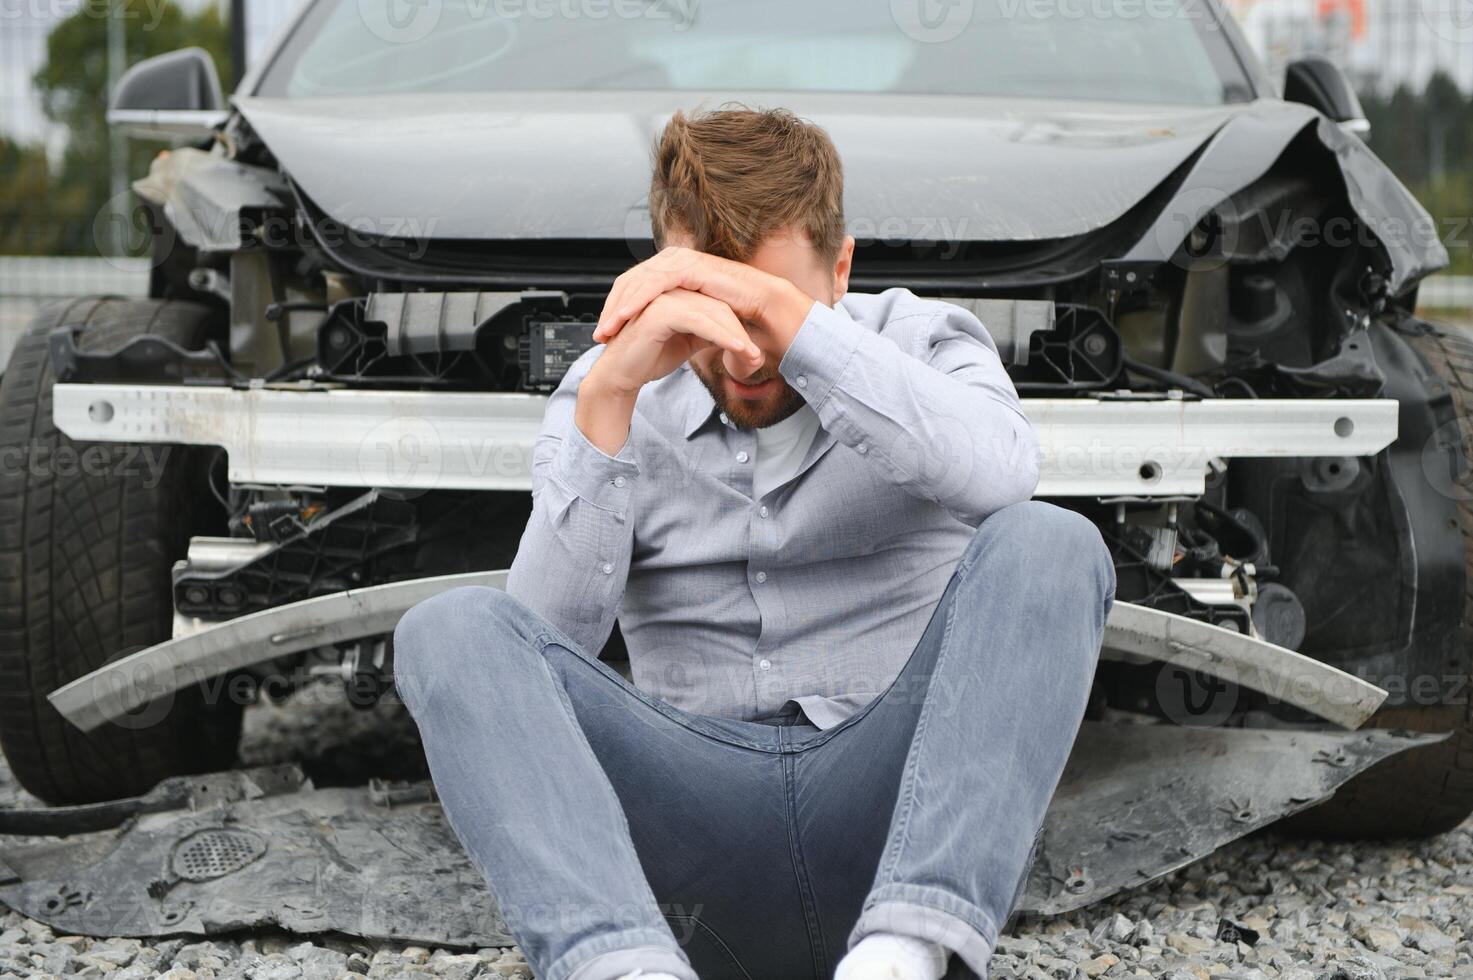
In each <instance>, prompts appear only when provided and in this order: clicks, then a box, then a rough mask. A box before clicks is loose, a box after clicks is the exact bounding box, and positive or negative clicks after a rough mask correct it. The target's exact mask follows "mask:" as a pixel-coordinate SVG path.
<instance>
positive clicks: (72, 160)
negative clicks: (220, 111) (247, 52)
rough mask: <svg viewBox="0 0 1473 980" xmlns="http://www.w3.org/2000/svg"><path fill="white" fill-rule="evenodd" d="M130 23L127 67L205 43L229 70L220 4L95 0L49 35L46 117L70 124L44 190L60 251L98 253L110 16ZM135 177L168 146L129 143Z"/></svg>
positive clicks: (41, 82) (42, 84) (40, 77)
mask: <svg viewBox="0 0 1473 980" xmlns="http://www.w3.org/2000/svg"><path fill="white" fill-rule="evenodd" d="M109 16H114V17H117V18H119V19H120V20H121V21H122V23H123V26H124V50H125V52H126V59H125V60H126V63H127V65H134V64H136V63H138V62H139V61H142V60H143V59H145V58H151V57H153V56H154V55H157V54H164V53H165V52H168V51H173V50H176V49H178V48H184V47H190V46H197V47H202V48H204V49H205V50H206V51H208V52H210V54H211V55H212V56H213V57H214V59H215V64H216V65H217V66H219V67H220V68H221V69H226V68H228V65H229V61H228V55H227V52H228V50H229V43H228V40H227V30H226V27H225V24H224V23H223V22H222V21H221V18H220V14H219V11H218V9H217V8H216V7H215V6H214V5H207V6H205V7H204V8H202V9H201V10H200V12H199V13H198V14H195V15H190V14H189V13H187V12H186V11H184V10H183V9H182V8H181V7H179V6H177V5H175V4H174V3H173V2H172V0H93V2H88V3H84V4H83V5H82V7H81V9H80V10H78V11H77V13H75V14H73V15H72V16H70V17H68V18H67V19H66V20H64V21H62V22H61V23H60V24H58V25H57V26H56V28H55V29H54V30H52V32H51V34H50V35H49V36H48V37H47V39H46V63H45V65H43V66H42V67H41V69H40V70H39V71H37V72H36V74H35V77H34V78H33V84H34V85H35V87H36V90H37V92H38V93H39V94H40V97H41V105H42V108H43V110H44V111H45V113H46V116H47V117H48V118H49V119H51V120H52V121H53V122H56V123H58V124H60V125H61V126H63V127H65V128H66V132H67V141H66V149H65V150H64V151H63V153H62V156H61V160H60V161H59V166H58V167H57V168H56V169H55V171H54V172H53V173H52V175H51V184H50V188H49V191H48V192H47V194H46V195H45V199H46V200H47V201H48V204H49V207H48V210H49V212H50V213H51V214H53V215H56V216H58V217H59V218H60V219H61V221H62V223H63V227H62V230H61V233H60V235H59V237H58V239H57V240H56V241H55V242H54V244H53V248H54V249H55V250H56V251H59V252H61V253H70V254H88V253H94V252H95V251H96V245H95V243H94V242H93V238H92V223H93V219H94V217H95V216H96V215H97V214H98V212H99V211H100V210H101V209H103V208H104V207H106V206H107V202H108V199H109V197H110V196H111V191H110V179H111V173H112V170H111V166H112V146H111V142H110V140H109V135H108V127H107V118H106V113H107V103H108V96H109V92H108V63H107V51H108V17H109ZM127 145H128V160H127V162H126V173H127V174H128V177H129V179H130V180H131V179H133V178H136V177H140V176H142V175H143V174H145V173H147V171H148V163H149V160H150V159H152V157H153V156H154V155H155V154H157V153H158V151H159V149H160V148H161V146H162V144H158V143H149V142H142V141H139V140H136V139H132V140H129V141H128V144H127Z"/></svg>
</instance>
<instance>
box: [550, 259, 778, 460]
mask: <svg viewBox="0 0 1473 980" xmlns="http://www.w3.org/2000/svg"><path fill="white" fill-rule="evenodd" d="M595 337H597V334H595ZM608 344H609V346H608V349H607V350H605V351H604V352H603V353H602V354H600V355H599V357H598V360H596V361H594V362H593V367H591V368H589V371H588V374H587V376H586V377H584V379H583V382H582V384H580V385H579V387H578V406H577V408H576V409H575V410H574V414H573V421H574V423H575V424H577V426H578V428H579V430H580V431H582V433H583V435H584V436H586V437H587V439H588V441H589V442H591V443H593V444H594V445H595V446H597V447H598V448H599V449H601V450H602V451H603V452H605V453H607V454H609V455H610V456H613V455H615V454H617V453H618V451H619V450H620V449H621V448H622V447H623V445H624V442H625V440H626V439H628V437H629V423H630V420H631V419H632V418H633V417H634V401H635V398H636V397H637V396H638V395H639V389H641V388H643V387H644V386H645V385H647V384H649V383H650V382H651V381H658V380H659V379H660V378H663V377H665V376H666V375H667V374H669V373H670V372H672V371H674V370H675V369H676V368H678V367H680V365H682V364H684V363H685V362H686V361H687V360H689V359H690V356H691V355H692V354H694V353H695V352H696V351H699V350H703V349H705V348H707V347H718V348H720V349H721V350H722V351H724V352H725V353H724V358H725V361H726V368H727V370H728V371H729V372H731V373H732V374H733V375H735V376H736V377H738V378H744V377H747V376H748V375H750V374H752V373H753V372H755V371H756V370H758V369H759V368H761V367H762V363H763V360H764V355H763V354H762V351H761V349H760V348H758V347H757V345H756V344H754V343H753V342H752V339H751V338H750V337H749V336H748V335H747V330H746V328H745V327H743V326H742V322H741V320H739V319H738V318H737V315H736V314H735V313H734V312H732V309H731V307H730V306H728V305H727V304H726V303H724V302H722V301H720V300H717V299H713V298H712V297H710V296H707V295H704V294H702V293H698V292H694V291H692V290H689V289H680V288H676V289H672V290H670V291H667V292H661V293H658V294H656V295H655V296H654V297H652V298H651V300H650V301H649V302H648V303H646V304H645V305H644V306H642V307H641V309H640V311H639V313H638V315H636V316H635V317H634V318H633V320H631V321H629V322H628V323H627V324H625V325H624V327H623V329H622V330H619V331H618V336H616V337H613V339H611V340H610V341H609V342H608Z"/></svg>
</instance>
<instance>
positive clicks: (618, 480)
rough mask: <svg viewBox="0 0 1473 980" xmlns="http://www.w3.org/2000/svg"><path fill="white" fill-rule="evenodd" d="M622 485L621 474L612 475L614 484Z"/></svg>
mask: <svg viewBox="0 0 1473 980" xmlns="http://www.w3.org/2000/svg"><path fill="white" fill-rule="evenodd" d="M623 485H624V478H623V477H622V476H616V477H614V486H616V487H622V486H623Z"/></svg>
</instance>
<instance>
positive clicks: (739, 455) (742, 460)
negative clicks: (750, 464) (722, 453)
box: [736, 449, 751, 463]
mask: <svg viewBox="0 0 1473 980" xmlns="http://www.w3.org/2000/svg"><path fill="white" fill-rule="evenodd" d="M749 459H751V457H750V456H748V455H747V451H746V450H745V449H743V450H742V451H741V452H739V453H737V455H736V461H737V462H738V463H745V462H746V461H747V460H749Z"/></svg>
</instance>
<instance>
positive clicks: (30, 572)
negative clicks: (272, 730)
mask: <svg viewBox="0 0 1473 980" xmlns="http://www.w3.org/2000/svg"><path fill="white" fill-rule="evenodd" d="M212 316H213V314H212V312H211V310H210V309H209V308H208V307H205V306H201V305H198V304H193V303H181V302H171V301H162V300H123V299H117V298H89V299H80V300H74V301H69V302H67V303H62V304H58V305H56V306H53V307H51V308H48V309H46V310H44V311H43V312H42V313H41V314H40V315H39V316H38V317H37V318H36V320H35V321H34V322H33V323H32V325H31V327H30V328H29V330H28V331H27V332H26V334H25V335H24V336H23V337H22V338H21V339H20V340H19V341H18V342H17V344H16V347H15V349H14V351H13V352H12V354H11V357H10V362H9V366H8V368H7V370H6V371H5V374H4V377H3V378H0V460H4V461H5V462H4V465H3V466H0V748H3V750H4V752H5V758H6V760H7V762H8V763H9V764H10V768H11V771H12V772H13V773H14V774H15V777H16V779H17V780H18V781H19V782H20V784H21V785H22V786H24V787H25V788H26V789H27V790H29V791H30V792H32V793H34V794H35V795H37V796H39V797H41V798H42V799H44V800H46V801H48V802H51V803H58V804H64V803H89V802H94V801H98V800H106V799H117V798H120V797H127V796H133V795H137V794H139V793H142V792H145V791H147V790H148V789H149V788H150V787H152V786H153V785H154V784H155V783H157V782H158V781H159V780H161V779H163V778H165V777H167V776H174V775H180V774H184V773H194V772H205V771H211V770H216V769H221V768H226V767H228V766H229V765H230V764H231V763H232V762H233V761H234V757H235V751H236V743H237V740H238V738H239V734H240V720H241V705H240V704H239V703H232V701H231V700H230V699H229V698H228V697H225V696H224V694H225V691H224V689H223V687H222V688H221V689H220V690H219V691H218V692H216V694H217V696H215V697H213V698H210V699H207V698H206V694H205V692H204V691H203V690H197V689H190V690H186V691H181V692H178V693H177V694H176V695H173V696H172V697H171V698H169V699H160V700H159V701H158V702H156V703H155V704H153V705H150V706H148V707H146V708H144V709H141V710H140V712H139V713H138V715H137V716H136V717H130V718H128V719H124V720H123V721H121V722H120V723H115V724H114V723H110V724H107V725H104V726H102V727H101V728H98V729H97V730H95V731H92V732H82V731H80V730H79V729H77V728H75V727H74V726H72V725H71V724H69V723H68V722H67V721H65V720H64V719H63V718H62V717H61V715H59V714H58V713H57V712H56V710H55V709H54V708H52V706H51V704H50V703H49V702H48V701H47V700H46V696H47V695H48V694H49V693H51V692H52V691H54V690H55V689H56V688H58V687H60V686H61V685H63V684H65V683H67V682H68V681H71V680H73V679H75V678H77V677H79V676H81V675H83V674H86V673H88V672H90V671H92V670H95V669H97V668H98V667H101V666H102V665H103V664H104V663H106V662H108V661H109V660H111V659H113V658H115V657H117V656H119V655H122V654H126V653H131V652H134V651H136V650H139V649H141V648H143V647H147V646H151V645H153V644H155V643H158V642H161V641H163V640H166V639H168V638H169V637H170V635H171V633H172V623H173V599H172V589H171V581H170V569H171V567H172V565H173V563H174V562H175V560H177V559H179V558H182V557H183V556H184V554H185V551H186V549H187V547H188V544H189V538H190V536H191V534H193V533H197V531H198V530H199V529H203V528H206V527H208V526H209V522H211V521H216V522H218V521H219V516H218V513H217V511H218V508H213V506H212V504H210V503H206V502H205V501H208V499H209V498H208V494H204V498H205V501H202V500H201V493H200V491H201V490H203V489H205V484H204V483H203V481H202V476H203V465H204V462H205V459H204V457H203V456H202V455H201V453H200V452H199V451H198V450H191V449H187V448H184V447H179V446H173V447H147V448H149V449H150V450H151V451H152V452H153V454H154V455H153V456H152V457H151V458H152V459H153V460H154V461H155V464H154V466H153V467H149V466H145V465H143V464H142V463H141V459H142V455H141V450H142V448H143V447H138V446H133V445H126V444H119V443H77V442H73V441H72V440H71V439H69V438H68V437H67V436H65V435H64V434H62V433H61V432H60V431H58V430H57V429H56V427H55V426H54V425H53V424H52V412H51V389H52V384H53V381H54V379H53V376H52V370H51V361H50V357H49V356H48V352H47V334H48V333H49V332H50V331H51V330H52V329H53V328H55V327H58V326H62V325H69V326H70V325H76V326H80V327H82V328H83V329H82V333H81V337H80V341H79V344H80V346H81V348H82V349H83V350H93V351H98V350H104V351H105V350H114V349H116V348H118V347H119V346H121V345H122V344H123V343H124V342H125V341H127V340H128V339H129V338H132V337H135V336H137V335H139V334H143V333H150V334H154V335H157V336H162V337H165V338H168V339H169V340H172V341H175V342H176V343H178V344H180V345H182V346H184V347H186V348H191V349H198V348H200V347H203V346H204V342H205V340H206V338H207V333H208V329H209V325H210V320H211V317H212ZM164 454H166V455H164ZM160 459H162V460H163V462H162V464H159V463H158V462H157V461H158V460H160ZM216 530H218V529H216ZM210 701H212V702H213V703H209V702H210Z"/></svg>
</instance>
